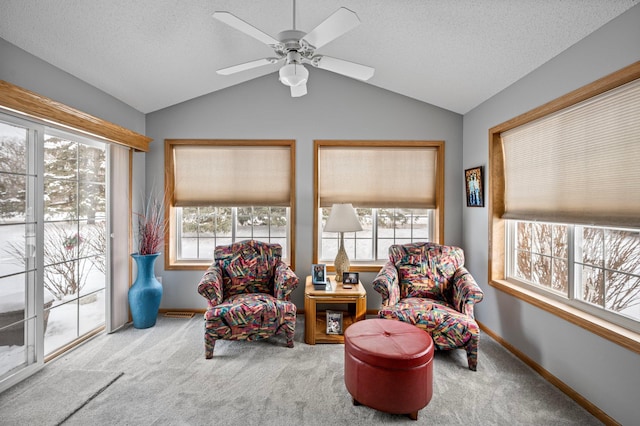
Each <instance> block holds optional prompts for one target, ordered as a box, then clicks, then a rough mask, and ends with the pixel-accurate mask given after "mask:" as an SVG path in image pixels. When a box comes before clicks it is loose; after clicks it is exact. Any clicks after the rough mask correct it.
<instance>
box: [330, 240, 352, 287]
mask: <svg viewBox="0 0 640 426" xmlns="http://www.w3.org/2000/svg"><path fill="white" fill-rule="evenodd" d="M333 265H334V266H335V268H336V281H337V282H342V273H343V272H349V267H350V266H351V265H350V263H349V257H348V256H347V252H346V251H345V249H344V233H342V232H341V233H340V248H339V249H338V254H337V255H336V260H334V262H333Z"/></svg>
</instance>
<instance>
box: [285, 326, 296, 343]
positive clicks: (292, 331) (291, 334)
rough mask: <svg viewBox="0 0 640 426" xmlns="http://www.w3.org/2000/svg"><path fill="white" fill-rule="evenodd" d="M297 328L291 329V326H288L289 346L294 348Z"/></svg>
mask: <svg viewBox="0 0 640 426" xmlns="http://www.w3.org/2000/svg"><path fill="white" fill-rule="evenodd" d="M295 334H296V333H295V329H293V330H291V328H290V327H287V328H286V336H287V347H288V348H292V347H293V336H294V335H295Z"/></svg>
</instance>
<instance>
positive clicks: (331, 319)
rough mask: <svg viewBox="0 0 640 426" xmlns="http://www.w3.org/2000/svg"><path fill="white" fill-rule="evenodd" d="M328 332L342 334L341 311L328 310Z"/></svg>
mask: <svg viewBox="0 0 640 426" xmlns="http://www.w3.org/2000/svg"><path fill="white" fill-rule="evenodd" d="M327 334H342V312H341V311H327Z"/></svg>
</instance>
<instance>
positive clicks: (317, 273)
mask: <svg viewBox="0 0 640 426" xmlns="http://www.w3.org/2000/svg"><path fill="white" fill-rule="evenodd" d="M311 281H312V282H313V284H314V285H315V284H326V283H327V265H325V264H324V263H314V264H313V265H311Z"/></svg>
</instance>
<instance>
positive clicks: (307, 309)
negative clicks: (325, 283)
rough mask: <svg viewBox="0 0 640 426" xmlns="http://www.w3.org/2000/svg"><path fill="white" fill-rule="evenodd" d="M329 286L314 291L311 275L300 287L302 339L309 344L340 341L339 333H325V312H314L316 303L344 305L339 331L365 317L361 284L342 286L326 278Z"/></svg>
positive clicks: (365, 299) (363, 294)
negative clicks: (349, 287)
mask: <svg viewBox="0 0 640 426" xmlns="http://www.w3.org/2000/svg"><path fill="white" fill-rule="evenodd" d="M329 279H330V281H331V289H329V290H316V289H315V288H314V287H313V283H312V281H311V275H309V276H307V283H306V286H305V288H304V341H305V343H307V344H309V345H315V344H316V343H344V336H343V335H342V334H327V333H326V330H327V328H326V327H327V319H326V312H324V311H321V312H318V310H317V305H318V304H346V305H347V309H348V311H347V312H344V313H343V318H342V333H343V334H344V331H345V330H346V329H347V327H348V326H350V325H351V324H353V323H354V322H356V321H360V320H363V319H365V315H366V312H367V292H366V291H365V289H364V286H363V285H362V283H360V282H359V283H358V285H354V286H353V288H351V289H345V288H343V287H342V283H338V282H336V281H335V279H334V277H330V278H329Z"/></svg>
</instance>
